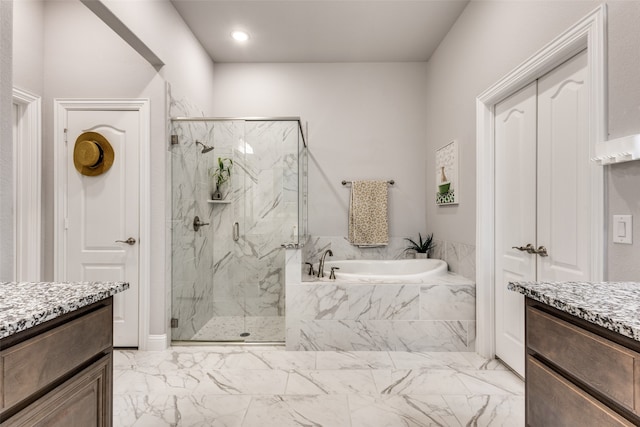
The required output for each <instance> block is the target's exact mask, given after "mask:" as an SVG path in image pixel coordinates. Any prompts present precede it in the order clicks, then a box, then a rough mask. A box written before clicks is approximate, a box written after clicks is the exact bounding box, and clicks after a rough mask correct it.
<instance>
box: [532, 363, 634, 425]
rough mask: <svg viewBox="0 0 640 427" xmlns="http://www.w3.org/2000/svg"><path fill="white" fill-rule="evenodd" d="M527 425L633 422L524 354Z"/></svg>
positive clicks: (619, 423) (618, 423)
mask: <svg viewBox="0 0 640 427" xmlns="http://www.w3.org/2000/svg"><path fill="white" fill-rule="evenodd" d="M526 393H527V415H526V417H527V426H530V427H548V426H554V427H563V426H566V427H573V426H580V427H602V426H607V427H622V426H633V425H634V424H633V423H631V422H630V421H628V420H627V419H626V418H624V417H622V416H621V415H619V414H618V413H617V412H614V411H613V410H612V409H610V408H608V407H606V406H605V405H604V404H602V403H601V402H599V401H598V400H596V399H595V398H593V397H592V396H591V395H589V394H588V393H586V392H584V391H582V390H581V389H579V388H578V387H576V386H575V385H574V384H573V383H571V382H569V381H567V380H566V379H564V378H562V377H561V376H559V375H558V374H556V373H555V372H553V371H552V370H551V369H549V368H547V367H546V366H544V365H543V364H541V363H540V362H538V361H537V360H535V359H533V358H532V357H531V356H527V382H526Z"/></svg>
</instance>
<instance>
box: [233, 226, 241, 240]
mask: <svg viewBox="0 0 640 427" xmlns="http://www.w3.org/2000/svg"><path fill="white" fill-rule="evenodd" d="M232 232H233V241H234V242H237V241H238V240H240V224H239V223H238V222H237V221H236V222H234V223H233V229H232Z"/></svg>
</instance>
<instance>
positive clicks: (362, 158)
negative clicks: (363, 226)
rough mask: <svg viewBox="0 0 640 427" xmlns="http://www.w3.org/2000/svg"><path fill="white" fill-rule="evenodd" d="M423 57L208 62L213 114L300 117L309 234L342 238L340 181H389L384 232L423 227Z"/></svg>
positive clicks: (344, 207)
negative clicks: (304, 131)
mask: <svg viewBox="0 0 640 427" xmlns="http://www.w3.org/2000/svg"><path fill="white" fill-rule="evenodd" d="M425 78H426V64H425V63H330V64H216V74H215V79H214V93H215V98H214V110H213V113H214V115H215V116H223V117H224V116H300V117H301V118H302V120H303V121H306V122H308V123H309V135H308V139H309V141H308V142H309V233H310V234H311V235H315V236H346V235H347V211H348V199H349V189H348V188H347V187H343V186H342V185H341V183H340V182H341V181H342V180H343V179H346V180H351V179H394V180H395V181H396V184H395V186H393V187H392V188H391V189H390V190H389V194H390V196H389V197H390V207H389V216H390V229H389V233H390V235H391V236H396V237H405V236H406V237H409V236H417V234H418V232H422V233H423V234H424V232H425V231H426V230H425V219H424V218H425V201H424V194H425V188H426V187H425V179H426V173H425V157H426V151H425V146H426V145H425V141H426V124H425V122H426V113H427V112H426V99H427V92H426V91H425V86H426V79H425Z"/></svg>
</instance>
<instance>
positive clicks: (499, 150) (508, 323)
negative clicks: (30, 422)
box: [495, 82, 537, 376]
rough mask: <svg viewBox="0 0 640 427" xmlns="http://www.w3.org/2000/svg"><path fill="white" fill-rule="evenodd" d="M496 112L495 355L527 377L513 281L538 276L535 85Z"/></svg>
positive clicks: (520, 310) (520, 303)
mask: <svg viewBox="0 0 640 427" xmlns="http://www.w3.org/2000/svg"><path fill="white" fill-rule="evenodd" d="M495 108H496V110H495V159H496V162H495V164H496V169H495V186H496V188H495V213H496V214H495V230H496V235H495V251H496V252H495V260H496V266H495V272H496V273H495V274H496V277H495V299H496V300H495V308H496V310H495V313H496V314H495V316H496V318H495V324H496V356H497V357H499V358H500V359H502V360H503V361H504V362H505V363H506V364H508V365H509V366H510V367H511V368H513V369H514V370H515V371H516V372H518V373H519V374H520V375H522V376H524V296H523V295H521V294H519V293H516V292H511V291H509V290H507V284H508V283H509V282H510V281H530V280H535V277H536V257H535V256H532V255H531V254H529V253H527V252H526V251H519V250H517V249H513V247H514V246H516V247H520V246H525V245H526V244H531V245H534V244H535V243H536V242H535V238H536V162H535V160H536V122H537V120H536V82H533V83H532V84H530V85H529V86H527V87H525V88H524V89H522V90H520V91H518V92H517V93H515V94H514V95H512V96H510V97H509V98H507V99H506V100H504V101H502V102H501V103H499V104H497V105H496V107H495Z"/></svg>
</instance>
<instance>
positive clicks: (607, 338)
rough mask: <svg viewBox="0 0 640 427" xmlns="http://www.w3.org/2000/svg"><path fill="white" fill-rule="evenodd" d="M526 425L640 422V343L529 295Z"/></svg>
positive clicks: (527, 315)
mask: <svg viewBox="0 0 640 427" xmlns="http://www.w3.org/2000/svg"><path fill="white" fill-rule="evenodd" d="M525 325H526V349H527V351H526V368H525V369H526V384H525V388H526V424H527V426H531V427H542V426H581V427H588V426H594V427H596V426H597V427H602V426H637V425H640V343H639V342H638V341H635V340H633V339H630V338H627V337H624V336H622V335H620V334H617V333H615V332H612V331H610V330H608V329H605V328H603V327H601V326H598V325H595V324H593V323H590V322H587V321H585V320H582V319H579V318H577V317H575V316H572V315H570V314H568V313H565V312H563V311H560V310H557V309H555V308H553V307H550V306H548V305H546V304H543V303H540V302H538V301H535V300H533V299H530V298H527V303H526V318H525Z"/></svg>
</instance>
